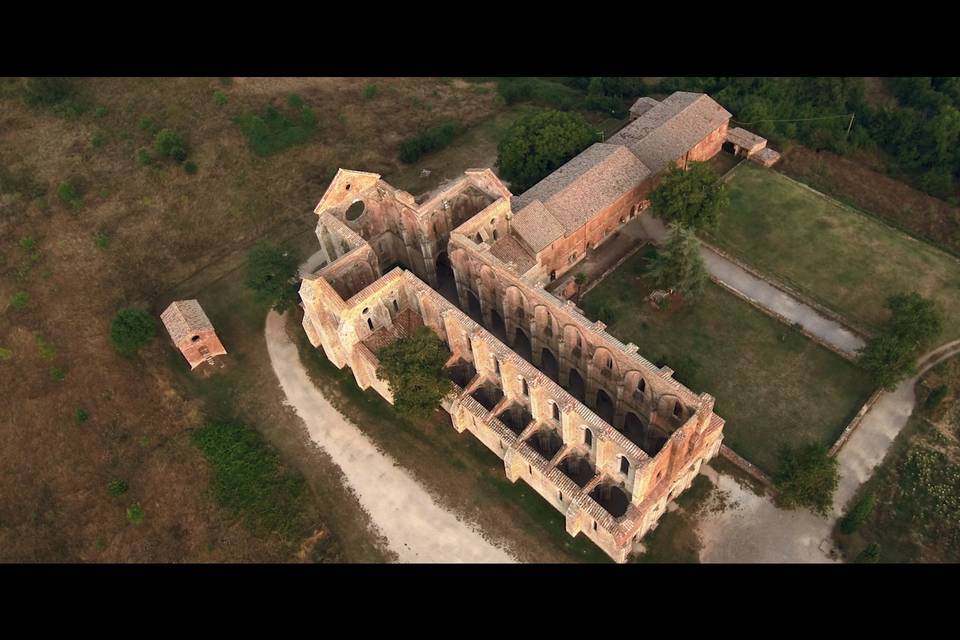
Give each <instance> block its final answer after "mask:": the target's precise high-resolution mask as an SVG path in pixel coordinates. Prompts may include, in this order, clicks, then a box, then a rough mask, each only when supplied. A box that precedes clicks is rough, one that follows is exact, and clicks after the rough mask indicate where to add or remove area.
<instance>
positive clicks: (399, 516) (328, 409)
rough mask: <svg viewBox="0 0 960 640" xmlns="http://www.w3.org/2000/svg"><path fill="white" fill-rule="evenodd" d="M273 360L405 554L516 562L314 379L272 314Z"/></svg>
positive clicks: (403, 557)
mask: <svg viewBox="0 0 960 640" xmlns="http://www.w3.org/2000/svg"><path fill="white" fill-rule="evenodd" d="M266 340H267V350H268V352H269V354H270V364H271V365H272V366H273V370H274V373H276V376H277V379H278V381H279V383H280V388H281V389H282V390H283V392H284V394H285V395H286V398H287V403H288V404H289V405H290V406H292V407H293V408H294V409H295V410H296V412H297V414H298V415H299V416H300V418H301V419H302V420H303V422H304V424H305V425H306V427H307V431H308V432H309V433H310V437H311V438H312V439H313V441H314V442H315V443H316V444H317V445H318V446H319V447H321V448H322V449H324V450H325V451H326V452H327V453H328V454H330V457H331V458H333V461H334V462H335V463H336V464H337V465H338V466H339V467H340V468H341V469H342V470H343V474H344V477H345V478H346V480H347V483H348V484H349V486H350V488H351V489H352V490H353V491H354V492H355V493H356V495H357V498H358V499H359V501H360V504H361V506H362V507H363V508H364V509H365V510H366V511H367V512H368V513H369V514H370V517H371V520H372V521H373V522H374V523H375V524H376V526H377V527H378V528H379V529H380V532H381V533H382V534H383V535H384V536H385V537H386V539H387V543H388V546H389V548H390V550H391V551H393V552H395V553H396V554H397V557H398V560H399V561H400V562H516V560H515V559H514V558H513V557H512V556H511V555H510V554H509V553H508V552H506V551H505V550H503V549H502V548H500V547H498V546H495V545H493V544H491V543H490V542H488V541H487V540H485V539H484V538H483V536H482V535H480V532H479V531H478V530H477V529H476V528H475V527H473V526H471V525H469V524H467V523H465V522H463V521H462V520H460V519H459V518H458V517H457V516H456V515H455V514H454V513H452V512H451V511H448V510H446V509H444V508H443V507H441V506H440V505H438V504H437V503H436V501H434V500H433V498H432V497H431V496H430V494H429V493H427V491H426V490H425V489H424V488H423V487H422V486H421V485H420V484H418V483H417V481H416V480H414V479H413V477H412V476H411V475H410V474H409V473H407V472H406V471H405V470H404V469H402V468H401V467H400V466H398V465H397V463H396V462H395V461H394V460H393V459H392V458H391V457H390V456H387V455H385V454H384V453H382V452H381V451H379V450H378V449H377V447H376V446H375V445H374V444H373V442H372V441H371V440H370V439H369V438H368V437H367V436H366V435H364V434H363V433H362V432H361V431H360V429H359V428H357V426H356V425H354V424H353V423H351V422H350V421H349V420H347V419H346V418H345V417H344V416H343V415H341V414H340V412H338V411H337V410H336V409H335V408H334V407H333V406H332V405H331V404H330V403H329V402H328V401H327V399H326V398H325V397H324V396H323V395H322V394H321V393H320V391H319V390H318V389H317V388H316V387H315V386H314V384H313V382H312V381H311V380H310V376H309V375H308V374H307V371H306V369H305V368H304V367H303V364H302V363H301V362H300V356H299V354H298V353H297V347H296V345H294V344H293V343H292V342H291V341H290V339H289V337H288V336H287V333H286V330H285V319H284V316H281V315H279V314H277V313H275V312H273V311H271V312H270V314H269V315H268V316H267V326H266Z"/></svg>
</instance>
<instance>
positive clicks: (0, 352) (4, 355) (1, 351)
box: [0, 347, 13, 362]
mask: <svg viewBox="0 0 960 640" xmlns="http://www.w3.org/2000/svg"><path fill="white" fill-rule="evenodd" d="M12 357H13V351H11V350H10V349H5V348H4V347H0V362H3V361H4V360H9V359H10V358H12Z"/></svg>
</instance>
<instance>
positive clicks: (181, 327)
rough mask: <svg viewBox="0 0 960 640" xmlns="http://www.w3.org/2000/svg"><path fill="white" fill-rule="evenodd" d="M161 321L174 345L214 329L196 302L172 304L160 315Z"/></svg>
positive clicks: (185, 301) (178, 301)
mask: <svg viewBox="0 0 960 640" xmlns="http://www.w3.org/2000/svg"><path fill="white" fill-rule="evenodd" d="M160 320H161V321H163V326H165V327H166V328H167V332H168V333H169V334H170V337H171V338H173V342H174V344H180V343H181V342H183V341H184V340H189V339H190V338H191V337H193V336H194V335H196V334H197V333H199V332H201V331H210V330H212V329H213V325H212V324H211V323H210V319H209V318H208V317H207V314H205V313H204V312H203V309H202V308H201V307H200V303H199V302H197V301H196V300H177V301H176V302H172V303H170V306H169V307H167V308H166V310H165V311H164V312H163V313H161V314H160Z"/></svg>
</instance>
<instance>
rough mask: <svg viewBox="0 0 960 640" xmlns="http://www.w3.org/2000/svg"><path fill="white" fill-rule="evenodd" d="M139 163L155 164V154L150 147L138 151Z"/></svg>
mask: <svg viewBox="0 0 960 640" xmlns="http://www.w3.org/2000/svg"><path fill="white" fill-rule="evenodd" d="M137 162H139V163H140V164H142V165H148V164H153V152H152V151H150V149H149V148H148V147H140V148H139V149H137Z"/></svg>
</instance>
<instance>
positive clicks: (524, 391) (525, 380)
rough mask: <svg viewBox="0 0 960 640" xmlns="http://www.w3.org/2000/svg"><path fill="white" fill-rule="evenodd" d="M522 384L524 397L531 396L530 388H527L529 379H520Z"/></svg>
mask: <svg viewBox="0 0 960 640" xmlns="http://www.w3.org/2000/svg"><path fill="white" fill-rule="evenodd" d="M520 382H522V383H523V395H525V396H529V395H530V387H528V386H527V379H526V378H520Z"/></svg>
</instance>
